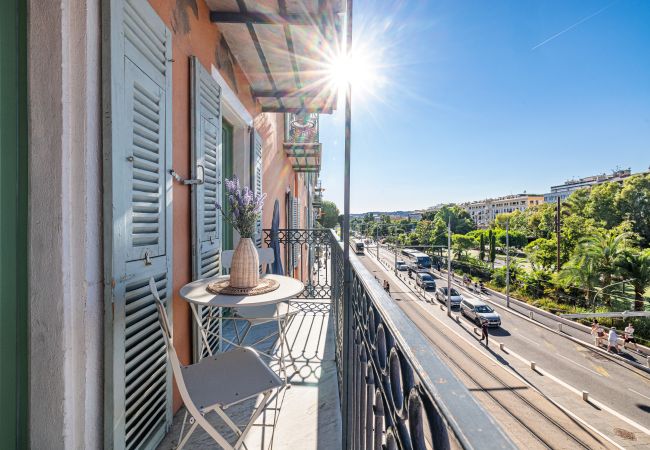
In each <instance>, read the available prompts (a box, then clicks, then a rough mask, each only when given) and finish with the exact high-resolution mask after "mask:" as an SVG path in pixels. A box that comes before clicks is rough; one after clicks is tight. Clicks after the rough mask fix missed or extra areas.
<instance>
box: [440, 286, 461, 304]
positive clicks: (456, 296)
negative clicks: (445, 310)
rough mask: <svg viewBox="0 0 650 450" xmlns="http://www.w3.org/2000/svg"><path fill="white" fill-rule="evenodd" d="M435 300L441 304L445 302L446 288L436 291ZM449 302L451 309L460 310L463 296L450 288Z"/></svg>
mask: <svg viewBox="0 0 650 450" xmlns="http://www.w3.org/2000/svg"><path fill="white" fill-rule="evenodd" d="M436 300H438V301H439V302H441V303H446V302H447V286H444V287H439V288H438V289H436ZM450 301H451V307H452V308H460V302H462V301H463V296H462V295H460V292H458V291H457V290H456V289H454V288H451V296H450Z"/></svg>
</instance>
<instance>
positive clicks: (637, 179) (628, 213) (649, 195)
mask: <svg viewBox="0 0 650 450" xmlns="http://www.w3.org/2000/svg"><path fill="white" fill-rule="evenodd" d="M616 205H617V207H618V208H619V210H620V211H621V213H622V214H623V217H625V218H626V219H628V220H629V221H631V222H632V229H633V231H634V232H635V233H637V234H638V235H639V236H640V237H641V240H642V242H641V245H642V247H648V246H650V174H646V175H635V176H632V177H629V178H627V179H626V180H625V181H624V182H623V188H622V189H621V191H620V193H619V195H618V197H617V199H616Z"/></svg>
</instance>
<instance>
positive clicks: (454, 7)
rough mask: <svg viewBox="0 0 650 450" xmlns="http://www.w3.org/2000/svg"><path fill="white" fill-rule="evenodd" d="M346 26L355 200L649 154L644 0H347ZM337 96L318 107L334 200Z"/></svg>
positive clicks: (417, 203) (530, 183)
mask: <svg viewBox="0 0 650 450" xmlns="http://www.w3.org/2000/svg"><path fill="white" fill-rule="evenodd" d="M353 36H354V42H355V43H354V44H353V45H354V49H355V50H354V51H355V54H356V55H358V56H359V59H360V60H361V61H364V63H363V64H365V69H364V70H363V72H364V73H366V72H368V73H370V74H372V76H365V77H364V76H358V77H355V79H354V82H353V85H352V91H353V98H352V160H351V211H352V213H360V212H366V211H394V210H412V209H418V208H425V207H428V206H433V205H435V204H438V203H450V202H454V203H459V202H463V201H470V200H480V199H483V198H486V197H495V196H501V195H508V194H516V193H522V192H524V191H526V192H528V193H545V192H548V191H549V190H550V186H551V185H556V184H561V183H563V182H564V181H565V180H567V179H570V178H576V177H583V176H589V175H595V174H600V173H604V172H611V171H612V170H614V169H616V168H617V167H618V168H631V169H632V171H633V172H639V171H645V170H647V169H648V167H649V166H650V0H618V1H613V2H612V1H600V0H557V1H556V0H537V1H533V0H435V1H434V0H431V1H427V0H410V1H389V0H355V2H354V33H353ZM363 64H361V65H363ZM359 72H361V71H359ZM366 75H367V74H366ZM342 99H343V96H342V95H339V108H338V110H337V112H335V113H334V114H332V115H321V117H320V127H321V129H320V138H321V142H322V144H323V157H322V170H321V179H322V185H323V187H324V188H325V189H326V190H325V192H324V197H325V199H326V200H332V201H334V202H335V203H336V204H337V205H338V206H339V209H341V210H342V209H343V167H344V139H343V137H344V108H343V103H342Z"/></svg>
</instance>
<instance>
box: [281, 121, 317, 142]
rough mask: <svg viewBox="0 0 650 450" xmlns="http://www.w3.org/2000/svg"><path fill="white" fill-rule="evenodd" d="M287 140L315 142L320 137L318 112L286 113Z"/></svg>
mask: <svg viewBox="0 0 650 450" xmlns="http://www.w3.org/2000/svg"><path fill="white" fill-rule="evenodd" d="M284 137H285V142H289V143H293V144H315V143H317V142H318V139H319V130H318V114H316V113H304V114H296V113H289V114H287V115H286V130H285V136H284Z"/></svg>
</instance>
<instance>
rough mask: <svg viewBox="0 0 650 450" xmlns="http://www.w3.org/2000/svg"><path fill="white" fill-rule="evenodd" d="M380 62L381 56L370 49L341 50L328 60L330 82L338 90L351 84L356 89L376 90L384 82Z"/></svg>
mask: <svg viewBox="0 0 650 450" xmlns="http://www.w3.org/2000/svg"><path fill="white" fill-rule="evenodd" d="M378 63H379V58H378V57H377V55H376V54H375V52H371V51H369V49H361V48H356V49H352V51H350V52H349V53H344V52H341V53H339V54H337V55H335V56H333V57H332V58H330V60H329V61H328V64H327V72H328V83H329V84H330V86H331V87H333V88H335V89H338V90H341V89H346V88H347V87H348V86H349V87H351V88H352V89H353V90H354V91H359V90H362V91H374V90H375V89H377V88H380V87H381V85H382V84H383V79H382V77H381V71H380V66H379V64H378Z"/></svg>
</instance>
